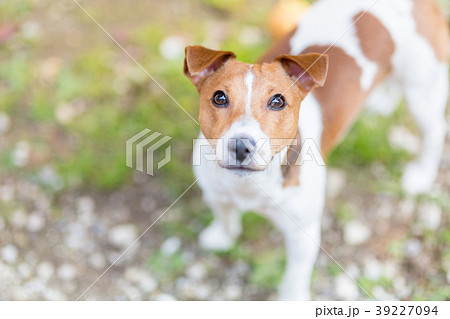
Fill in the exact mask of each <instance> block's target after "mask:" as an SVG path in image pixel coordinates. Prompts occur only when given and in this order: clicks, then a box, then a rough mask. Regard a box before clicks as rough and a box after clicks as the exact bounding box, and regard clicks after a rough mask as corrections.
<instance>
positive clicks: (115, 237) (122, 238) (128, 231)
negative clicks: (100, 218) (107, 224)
mask: <svg viewBox="0 0 450 319" xmlns="http://www.w3.org/2000/svg"><path fill="white" fill-rule="evenodd" d="M137 237H138V231H137V228H136V226H134V225H133V224H123V225H117V226H114V227H113V228H111V229H110V230H109V232H108V239H109V242H110V243H111V244H113V245H114V246H116V247H117V248H121V249H126V248H128V247H129V246H130V245H131V244H132V243H133V242H134V241H135V240H136V239H137Z"/></svg>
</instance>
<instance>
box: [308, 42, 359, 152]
mask: <svg viewBox="0 0 450 319" xmlns="http://www.w3.org/2000/svg"><path fill="white" fill-rule="evenodd" d="M327 48H328V47H327V46H311V47H309V48H307V49H306V50H305V51H304V53H308V52H319V53H322V52H325V50H326V49H327ZM327 54H328V56H329V59H330V66H329V69H328V77H327V81H326V82H325V85H324V87H322V88H317V89H315V90H314V92H313V94H314V96H315V98H316V99H317V101H318V102H319V104H320V108H321V111H322V120H323V134H322V145H321V150H322V156H323V157H324V158H325V156H326V154H328V153H329V151H330V150H331V149H332V147H333V146H334V145H336V143H337V142H338V141H339V140H340V138H341V137H342V135H343V134H344V132H345V131H347V130H348V128H349V127H350V126H351V124H353V122H354V120H355V119H356V117H357V115H358V113H359V111H360V109H361V107H362V105H363V102H364V99H365V98H366V97H367V93H366V92H364V90H363V89H362V88H361V85H360V78H361V74H362V71H361V68H360V67H359V66H358V64H357V63H356V61H355V60H354V59H353V58H352V57H351V56H349V55H348V54H347V53H346V52H345V51H344V50H342V49H341V48H338V47H332V48H330V49H329V50H328V52H327Z"/></svg>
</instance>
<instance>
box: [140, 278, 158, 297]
mask: <svg viewBox="0 0 450 319" xmlns="http://www.w3.org/2000/svg"><path fill="white" fill-rule="evenodd" d="M138 285H139V289H141V291H142V292H143V293H151V292H153V291H155V290H156V288H157V287H158V283H157V282H156V280H155V279H153V278H152V277H151V276H150V275H147V276H144V277H142V278H141V279H140V280H139V283H138Z"/></svg>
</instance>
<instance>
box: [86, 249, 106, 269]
mask: <svg viewBox="0 0 450 319" xmlns="http://www.w3.org/2000/svg"><path fill="white" fill-rule="evenodd" d="M88 262H89V265H91V266H92V267H93V268H95V269H102V268H105V267H106V260H105V257H104V256H103V255H102V254H101V253H99V252H96V253H93V254H92V255H91V256H90V257H89V259H88Z"/></svg>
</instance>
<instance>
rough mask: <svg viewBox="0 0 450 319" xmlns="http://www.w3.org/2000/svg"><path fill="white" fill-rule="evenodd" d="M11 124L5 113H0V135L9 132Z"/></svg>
mask: <svg viewBox="0 0 450 319" xmlns="http://www.w3.org/2000/svg"><path fill="white" fill-rule="evenodd" d="M10 124H11V120H10V119H9V116H8V115H6V114H5V113H3V112H1V113H0V135H2V134H3V133H6V132H7V131H8V130H9V127H10Z"/></svg>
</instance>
